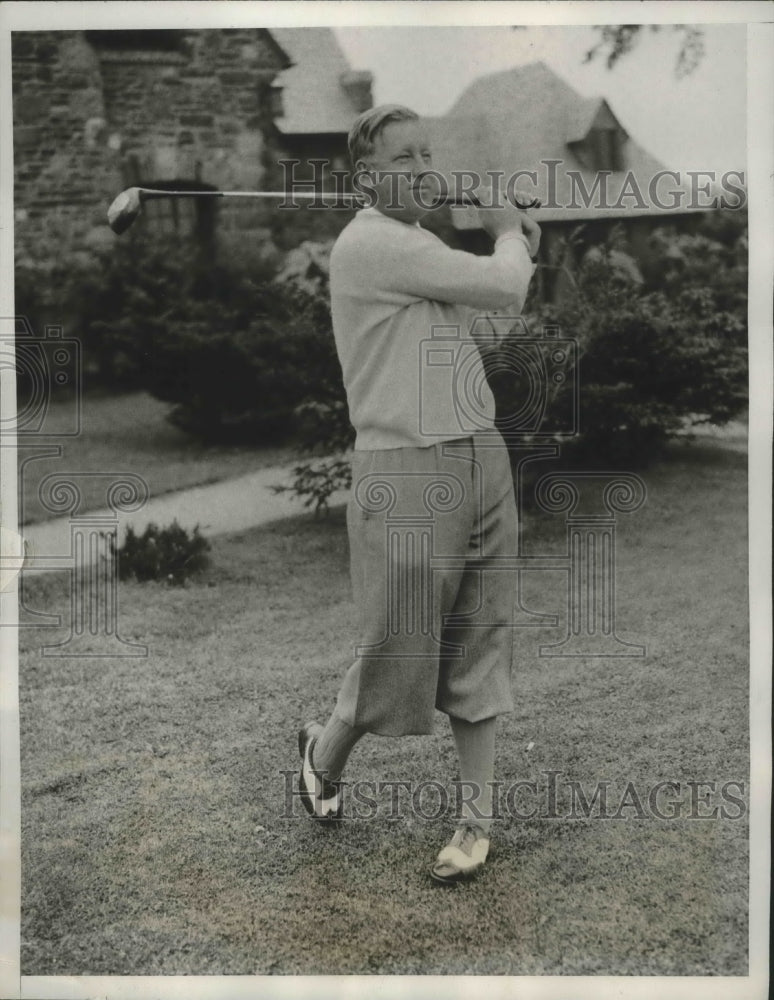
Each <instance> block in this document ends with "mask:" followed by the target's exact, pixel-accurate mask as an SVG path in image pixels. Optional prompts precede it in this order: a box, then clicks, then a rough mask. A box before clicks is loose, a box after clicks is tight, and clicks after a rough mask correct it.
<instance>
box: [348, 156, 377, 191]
mask: <svg viewBox="0 0 774 1000" xmlns="http://www.w3.org/2000/svg"><path fill="white" fill-rule="evenodd" d="M375 181H376V178H375V177H374V171H373V170H371V169H370V168H369V166H368V163H367V162H366V161H365V160H362V159H361V160H358V161H357V163H356V164H355V171H354V173H353V175H352V185H353V187H354V188H355V190H356V191H369V192H371V191H373V189H374V183H375Z"/></svg>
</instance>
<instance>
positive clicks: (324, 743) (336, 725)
mask: <svg viewBox="0 0 774 1000" xmlns="http://www.w3.org/2000/svg"><path fill="white" fill-rule="evenodd" d="M365 733H366V730H365V729H360V728H356V727H355V726H350V725H349V723H347V722H345V721H344V720H343V719H342V718H341V716H340V715H339V714H338V712H337V711H336V709H335V708H334V710H333V712H332V714H331V717H330V719H328V722H327V724H326V726H325V728H324V729H323V731H322V733H321V734H320V735H319V736H318V738H317V742H316V743H315V747H314V766H315V769H316V770H317V771H320V772H321V773H323V774H325V777H326V778H328V780H329V781H338V780H339V778H340V777H341V772H342V771H343V770H344V765H345V764H346V763H347V758H348V757H349V755H350V753H351V752H352V749H353V747H354V746H355V744H356V743H357V741H358V740H359V739H360V738H361V737H362V736H364V735H365Z"/></svg>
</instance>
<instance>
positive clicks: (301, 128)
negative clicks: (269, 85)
mask: <svg viewBox="0 0 774 1000" xmlns="http://www.w3.org/2000/svg"><path fill="white" fill-rule="evenodd" d="M271 34H272V35H274V38H275V39H276V41H277V43H278V45H280V46H281V48H282V49H284V51H285V52H287V54H288V55H289V56H290V59H291V62H292V65H291V67H290V68H289V69H286V70H283V71H282V72H281V73H279V74H278V75H277V77H276V78H275V81H274V84H275V86H277V87H282V89H283V94H282V103H283V108H284V114H283V115H282V116H280V117H278V118H276V119H275V124H276V126H277V128H278V129H279V130H280V131H281V132H283V133H284V134H285V135H294V134H304V133H306V134H308V133H330V132H344V133H346V132H348V131H349V128H350V126H351V125H352V122H353V121H354V120H355V118H356V117H357V114H358V112H357V109H356V108H355V106H354V104H353V103H352V100H351V98H350V96H349V95H348V93H347V91H346V90H345V89H344V87H343V86H342V83H341V77H342V74H344V73H348V72H350V65H349V63H348V62H347V59H346V57H345V55H344V53H343V52H342V50H341V49H340V48H339V43H338V42H337V41H336V36H335V35H334V33H333V31H332V30H331V29H330V28H272V29H271Z"/></svg>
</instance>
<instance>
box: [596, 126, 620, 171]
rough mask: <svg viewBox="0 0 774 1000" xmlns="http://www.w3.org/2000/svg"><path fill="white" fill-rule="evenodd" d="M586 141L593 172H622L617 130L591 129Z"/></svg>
mask: <svg viewBox="0 0 774 1000" xmlns="http://www.w3.org/2000/svg"><path fill="white" fill-rule="evenodd" d="M588 141H589V146H590V147H591V159H592V162H593V169H594V170H623V162H622V158H621V135H620V133H619V131H618V129H614V128H593V129H592V130H591V131H590V132H589V137H588Z"/></svg>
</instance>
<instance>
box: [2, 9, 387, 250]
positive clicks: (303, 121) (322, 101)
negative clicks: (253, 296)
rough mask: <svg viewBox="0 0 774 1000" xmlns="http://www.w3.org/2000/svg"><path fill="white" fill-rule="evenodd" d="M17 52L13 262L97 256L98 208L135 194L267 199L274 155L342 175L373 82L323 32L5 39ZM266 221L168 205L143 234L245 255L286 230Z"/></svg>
mask: <svg viewBox="0 0 774 1000" xmlns="http://www.w3.org/2000/svg"><path fill="white" fill-rule="evenodd" d="M12 56H13V110H14V185H15V190H14V205H15V241H16V254H17V262H20V263H40V264H44V263H45V262H46V261H50V260H52V259H59V260H61V259H62V257H63V256H67V255H73V254H74V255H81V256H84V255H90V253H91V252H93V251H95V250H96V251H99V250H101V249H108V248H109V247H110V246H112V244H113V242H114V241H115V239H116V237H115V236H114V235H113V234H112V233H111V232H110V230H109V229H108V227H107V225H106V216H105V212H106V209H107V206H108V204H109V203H110V201H111V200H112V199H113V198H114V197H115V195H116V194H117V193H118V192H119V191H121V190H123V189H124V188H127V187H130V186H134V185H145V186H155V187H168V188H180V189H188V190H199V189H214V190H216V189H220V190H266V189H267V188H271V187H272V186H274V185H276V184H278V183H281V182H282V178H283V172H282V171H281V170H280V168H279V166H278V161H279V160H280V159H282V158H285V157H295V158H298V159H299V160H301V161H302V166H301V167H300V168H299V169H300V170H301V174H302V175H303V172H304V168H303V163H304V161H308V159H309V158H310V157H311V156H322V157H329V158H331V159H332V160H335V162H336V163H337V164H340V165H342V166H345V165H346V160H345V158H344V157H345V152H346V134H347V131H348V129H349V126H350V124H351V122H352V121H353V120H354V118H355V116H356V115H357V113H358V112H359V111H361V110H363V109H365V108H367V107H370V106H371V92H370V91H371V76H370V74H368V73H354V72H353V71H352V70H351V68H350V67H349V66H348V64H347V63H346V60H345V59H344V56H343V55H342V53H341V51H340V50H339V48H338V45H337V43H336V40H335V36H334V35H333V33H332V31H331V30H330V29H328V28H312V29H284V30H282V31H279V30H276V31H275V30H272V31H269V30H265V29H248V28H241V29H233V30H185V29H182V30H165V31H156V30H144V31H56V32H54V31H41V32H15V33H14V34H13V36H12ZM216 205H217V211H216V207H215V206H216ZM273 215H276V213H272V208H271V207H270V206H268V205H267V204H265V203H260V202H250V201H242V200H238V201H237V200H234V201H229V202H226V201H223V202H217V203H216V202H209V201H206V200H198V199H197V200H194V199H192V200H190V201H186V200H173V199H169V200H163V201H157V202H151V203H148V204H147V205H146V208H145V210H144V213H143V217H142V219H141V220H139V222H138V226H139V227H141V231H144V232H145V233H151V234H152V233H153V232H154V231H159V232H165V233H176V234H178V235H179V236H180V238H181V239H190V238H193V239H196V240H198V241H200V242H201V243H202V245H203V247H204V249H206V250H207V251H208V252H211V251H213V250H214V248H215V246H216V245H217V246H218V247H219V248H220V247H227V248H228V247H231V248H238V249H240V250H241V251H242V252H244V248H245V246H246V245H252V246H253V247H256V248H260V247H261V245H262V244H263V243H265V242H266V241H269V240H271V239H272V238H273V237H276V235H277V232H278V230H282V229H285V228H290V229H291V230H292V229H293V226H290V227H286V226H280V225H278V223H277V220H276V218H274V217H273ZM315 218H317V219H319V218H320V213H317V215H316V217H315ZM280 221H281V222H284V220H280ZM294 221H295V220H294ZM340 222H341V224H343V220H340ZM297 228H298V227H297ZM304 235H306V233H305V232H304V231H303V226H302V227H300V229H299V236H298V238H299V239H300V238H303V236H304ZM287 241H288V242H290V243H291V244H292V242H293V237H292V236H290V237H288V238H287Z"/></svg>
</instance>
